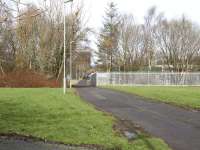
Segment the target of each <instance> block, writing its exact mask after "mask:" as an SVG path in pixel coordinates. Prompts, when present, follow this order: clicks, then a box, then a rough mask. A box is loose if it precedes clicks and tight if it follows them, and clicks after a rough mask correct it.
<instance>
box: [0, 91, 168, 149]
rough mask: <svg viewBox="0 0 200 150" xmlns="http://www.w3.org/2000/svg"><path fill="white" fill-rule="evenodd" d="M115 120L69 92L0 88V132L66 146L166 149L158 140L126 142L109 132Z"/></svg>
mask: <svg viewBox="0 0 200 150" xmlns="http://www.w3.org/2000/svg"><path fill="white" fill-rule="evenodd" d="M114 123H115V119H114V118H113V117H111V116H108V115H106V114H105V113H103V112H100V111H97V110H96V109H95V108H93V106H91V105H89V104H87V103H86V102H84V101H82V100H81V99H80V98H79V96H77V95H76V94H75V92H74V91H73V90H72V91H70V92H68V94H67V95H65V96H64V95H63V94H62V90H61V89H0V133H4V134H5V133H17V134H20V135H26V136H29V135H31V136H34V137H38V138H43V139H47V140H50V141H56V142H63V143H66V144H75V145H80V144H95V145H101V146H104V147H105V148H113V149H116V148H117V147H121V148H122V149H123V150H151V149H152V148H153V150H168V149H169V148H168V146H167V145H166V144H165V143H164V142H163V141H162V140H160V139H158V138H152V137H147V136H142V135H141V136H138V139H136V140H134V141H133V142H128V141H127V140H126V139H125V138H124V137H122V136H120V135H119V134H117V133H116V132H115V131H114V130H113V125H114Z"/></svg>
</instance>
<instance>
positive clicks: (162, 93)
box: [105, 86, 200, 110]
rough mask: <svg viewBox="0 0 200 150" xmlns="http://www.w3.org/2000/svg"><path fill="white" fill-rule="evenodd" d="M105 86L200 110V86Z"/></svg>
mask: <svg viewBox="0 0 200 150" xmlns="http://www.w3.org/2000/svg"><path fill="white" fill-rule="evenodd" d="M105 88H111V89H114V90H119V91H123V92H128V93H132V94H136V95H139V96H143V97H147V98H150V99H152V100H155V101H161V102H165V103H170V104H174V105H177V106H182V107H186V108H192V109H199V110H200V87H154V86H153V87H127V86H116V87H115V86H106V87H105Z"/></svg>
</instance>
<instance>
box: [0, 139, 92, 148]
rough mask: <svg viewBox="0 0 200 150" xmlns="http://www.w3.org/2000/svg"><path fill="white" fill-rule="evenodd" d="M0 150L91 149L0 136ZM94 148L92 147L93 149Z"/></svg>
mask: <svg viewBox="0 0 200 150" xmlns="http://www.w3.org/2000/svg"><path fill="white" fill-rule="evenodd" d="M0 150H92V149H89V148H84V147H72V146H66V145H62V144H50V143H44V142H39V141H37V142H36V141H31V140H19V139H12V138H10V139H4V138H0ZM93 150H94V149H93Z"/></svg>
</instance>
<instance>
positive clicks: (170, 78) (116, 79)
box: [96, 72, 200, 86]
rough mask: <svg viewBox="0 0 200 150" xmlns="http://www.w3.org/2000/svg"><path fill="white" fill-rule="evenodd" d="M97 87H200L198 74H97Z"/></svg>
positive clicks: (199, 74) (199, 73)
mask: <svg viewBox="0 0 200 150" xmlns="http://www.w3.org/2000/svg"><path fill="white" fill-rule="evenodd" d="M96 77H97V79H96V82H97V85H100V86H101V85H128V86H148V85H151V86H200V72H196V73H168V72H167V73H164V72H163V73H148V72H142V73H138V72H135V73H121V72H120V73H116V72H115V73H97V76H96Z"/></svg>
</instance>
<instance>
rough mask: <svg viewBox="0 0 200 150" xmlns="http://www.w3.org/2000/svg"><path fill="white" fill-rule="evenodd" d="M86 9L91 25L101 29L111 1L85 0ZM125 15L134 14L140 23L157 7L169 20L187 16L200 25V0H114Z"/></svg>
mask: <svg viewBox="0 0 200 150" xmlns="http://www.w3.org/2000/svg"><path fill="white" fill-rule="evenodd" d="M83 1H84V3H85V4H86V8H87V9H88V11H89V13H91V18H90V22H89V25H90V26H91V27H94V28H99V27H100V26H101V22H102V16H103V15H104V11H105V7H106V6H107V4H108V3H109V2H111V0H83ZM113 1H114V2H115V3H116V4H117V7H118V9H119V11H121V12H124V13H132V14H133V15H134V17H135V19H136V21H138V22H140V23H141V22H142V21H143V17H144V15H145V14H146V12H147V10H148V9H149V8H150V7H152V6H156V7H157V9H158V11H159V12H163V13H164V14H165V16H166V17H167V18H177V17H181V16H182V14H184V15H186V17H188V18H189V19H191V20H192V21H194V22H197V23H199V24H200V1H199V0H113Z"/></svg>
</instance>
